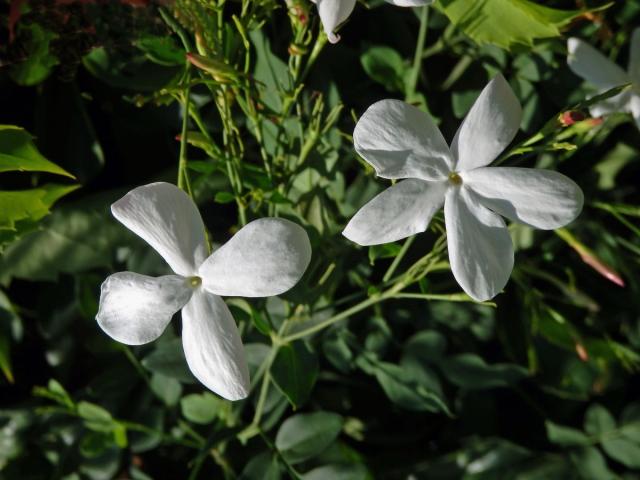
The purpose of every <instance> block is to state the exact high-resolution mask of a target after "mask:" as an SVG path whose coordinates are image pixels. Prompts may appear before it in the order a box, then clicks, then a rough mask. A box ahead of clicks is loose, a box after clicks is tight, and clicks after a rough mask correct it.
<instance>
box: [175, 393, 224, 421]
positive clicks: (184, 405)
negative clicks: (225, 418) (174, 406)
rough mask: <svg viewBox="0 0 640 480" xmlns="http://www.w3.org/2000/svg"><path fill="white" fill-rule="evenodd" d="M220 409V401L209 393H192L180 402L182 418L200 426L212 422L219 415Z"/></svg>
mask: <svg viewBox="0 0 640 480" xmlns="http://www.w3.org/2000/svg"><path fill="white" fill-rule="evenodd" d="M221 408H222V401H221V400H220V399H219V398H218V397H216V396H215V395H213V394H211V393H209V392H204V393H199V394H198V393H193V394H191V395H187V396H185V397H183V398H182V399H181V400H180V409H181V410H182V415H184V418H186V419H187V420H189V421H191V422H194V423H199V424H201V425H207V424H209V423H211V422H213V421H214V420H215V418H216V417H217V416H218V415H219V414H220V409H221Z"/></svg>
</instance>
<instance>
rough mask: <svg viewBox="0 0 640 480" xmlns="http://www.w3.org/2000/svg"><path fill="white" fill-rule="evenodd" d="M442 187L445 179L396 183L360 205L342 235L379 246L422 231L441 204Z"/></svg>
mask: <svg viewBox="0 0 640 480" xmlns="http://www.w3.org/2000/svg"><path fill="white" fill-rule="evenodd" d="M445 189H446V183H445V182H425V181H423V180H416V179H408V180H403V181H401V182H398V183H396V184H395V185H393V186H392V187H389V188H388V189H386V190H385V191H383V192H382V193H380V194H379V195H377V196H376V197H374V198H373V200H371V201H370V202H369V203H367V204H366V205H365V206H364V207H362V208H361V209H360V211H358V213H356V215H355V216H354V217H353V218H352V219H351V221H350V222H349V224H348V225H347V227H346V228H345V229H344V232H343V235H344V236H345V237H347V238H348V239H349V240H351V241H353V242H355V243H357V244H359V245H379V244H382V243H389V242H395V241H396V240H401V239H403V238H406V237H409V236H411V235H415V234H416V233H420V232H424V231H425V230H426V229H427V226H428V225H429V222H430V221H431V218H432V217H433V214H434V213H435V212H437V211H438V210H439V209H440V208H441V207H442V203H443V201H444V192H445Z"/></svg>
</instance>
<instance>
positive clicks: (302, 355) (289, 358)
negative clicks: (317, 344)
mask: <svg viewBox="0 0 640 480" xmlns="http://www.w3.org/2000/svg"><path fill="white" fill-rule="evenodd" d="M271 376H272V378H273V381H274V383H275V384H276V385H277V387H278V388H279V389H280V390H281V391H282V393H283V394H284V395H285V396H286V397H287V399H288V400H289V402H291V405H293V407H294V408H298V407H300V406H301V405H302V404H303V403H304V402H306V400H307V399H308V398H309V395H310V393H311V390H312V388H313V385H314V384H315V383H316V377H317V376H318V359H317V357H316V355H315V353H313V352H312V351H311V350H310V349H309V347H308V346H307V345H306V344H305V343H304V342H302V341H296V342H293V343H292V344H290V345H283V346H281V347H280V349H279V350H278V354H277V355H276V358H275V360H274V362H273V366H272V367H271Z"/></svg>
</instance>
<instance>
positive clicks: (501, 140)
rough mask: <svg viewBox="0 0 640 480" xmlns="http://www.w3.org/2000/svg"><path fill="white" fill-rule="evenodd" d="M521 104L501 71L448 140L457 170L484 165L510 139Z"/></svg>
mask: <svg viewBox="0 0 640 480" xmlns="http://www.w3.org/2000/svg"><path fill="white" fill-rule="evenodd" d="M521 119H522V108H521V107H520V102H519V101H518V99H517V98H516V96H515V94H514V93H513V90H511V87H510V86H509V84H508V83H507V81H506V80H505V79H504V77H503V76H502V75H497V76H496V77H495V78H494V79H493V80H491V82H489V84H488V85H487V86H486V87H485V88H484V90H482V93H480V96H479V97H478V99H477V100H476V101H475V103H474V104H473V106H472V107H471V110H470V111H469V113H468V114H467V116H466V117H465V119H464V121H463V122H462V124H461V125H460V128H459V129H458V131H457V133H456V136H455V137H454V139H453V142H452V143H451V152H452V154H453V156H454V157H455V158H456V160H457V163H456V166H455V169H456V170H457V171H464V170H471V169H474V168H477V167H484V166H485V165H488V164H489V163H491V162H492V161H493V160H495V158H496V157H497V156H498V155H499V154H500V153H502V152H503V151H504V149H505V148H506V147H507V146H508V145H509V144H510V143H511V142H512V140H513V138H514V137H515V136H516V133H518V129H519V128H520V120H521Z"/></svg>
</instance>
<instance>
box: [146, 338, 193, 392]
mask: <svg viewBox="0 0 640 480" xmlns="http://www.w3.org/2000/svg"><path fill="white" fill-rule="evenodd" d="M142 365H143V366H144V367H145V368H146V369H148V370H150V371H152V372H154V373H160V374H162V375H166V376H167V377H170V378H175V379H176V380H180V381H183V382H189V383H191V382H193V381H194V380H195V378H194V376H193V374H192V373H191V371H190V370H189V368H188V367H187V360H186V359H185V358H184V350H183V349H182V340H181V339H179V338H176V339H174V340H169V341H167V342H164V343H160V344H159V345H158V346H156V348H155V350H154V351H153V352H151V353H150V354H149V355H147V356H146V357H144V359H143V360H142Z"/></svg>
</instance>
